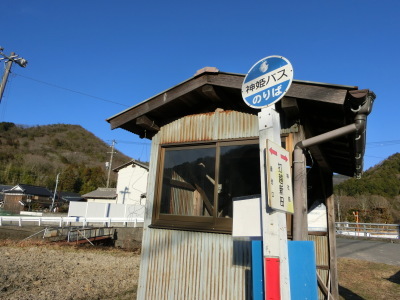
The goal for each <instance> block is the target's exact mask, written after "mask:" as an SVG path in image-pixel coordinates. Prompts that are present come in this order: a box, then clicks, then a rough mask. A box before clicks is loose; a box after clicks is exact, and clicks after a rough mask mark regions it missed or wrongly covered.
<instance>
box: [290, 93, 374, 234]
mask: <svg viewBox="0 0 400 300" xmlns="http://www.w3.org/2000/svg"><path fill="white" fill-rule="evenodd" d="M356 92H360V91H356ZM350 93H351V92H350ZM352 96H353V95H352ZM374 99H375V94H374V93H373V92H370V91H368V90H367V91H366V92H365V91H364V93H363V94H362V97H354V96H353V100H356V101H357V102H358V108H357V109H356V110H353V109H352V111H353V112H355V113H356V116H355V118H354V123H353V124H350V125H347V126H344V127H341V128H338V129H335V130H332V131H329V132H326V133H323V134H320V135H317V136H314V137H312V138H309V139H306V140H303V141H300V142H298V143H297V144H296V145H295V147H294V153H293V178H294V181H293V202H294V203H293V205H294V214H293V240H294V241H302V240H307V237H308V224H307V196H305V197H302V191H303V189H304V188H305V187H304V184H303V180H302V179H303V176H305V174H304V172H303V169H302V168H301V165H302V164H304V161H303V157H304V156H303V149H305V148H308V147H311V146H314V145H318V144H321V143H324V142H327V141H329V140H333V139H335V138H338V137H340V136H343V135H347V134H350V133H353V132H356V133H357V134H356V176H357V177H358V176H360V175H361V172H362V167H363V166H362V161H363V155H364V148H365V128H366V122H367V116H368V115H369V113H370V112H371V109H372V104H373V101H374ZM360 100H362V102H361V103H360ZM305 180H306V179H305ZM304 198H305V199H304Z"/></svg>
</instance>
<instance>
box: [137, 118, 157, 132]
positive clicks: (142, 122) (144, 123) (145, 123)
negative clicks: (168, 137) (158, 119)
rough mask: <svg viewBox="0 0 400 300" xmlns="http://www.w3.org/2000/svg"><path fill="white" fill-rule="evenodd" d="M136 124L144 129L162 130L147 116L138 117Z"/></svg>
mask: <svg viewBox="0 0 400 300" xmlns="http://www.w3.org/2000/svg"><path fill="white" fill-rule="evenodd" d="M136 125H138V126H140V127H142V128H143V129H146V130H149V131H159V130H160V127H158V125H157V124H156V123H155V122H154V121H153V120H151V119H150V118H148V117H147V116H141V117H139V118H137V119H136Z"/></svg>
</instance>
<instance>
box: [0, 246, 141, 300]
mask: <svg viewBox="0 0 400 300" xmlns="http://www.w3.org/2000/svg"><path fill="white" fill-rule="evenodd" d="M139 265H140V254H139V253H137V252H132V251H131V252H127V251H123V250H118V249H114V248H102V247H99V246H94V247H93V246H79V247H78V246H60V245H49V244H43V243H42V242H35V241H30V242H18V243H17V242H11V241H0V299H8V300H13V299H21V300H22V299H29V300H31V299H33V300H35V299H38V300H41V299H60V300H63V299H65V300H67V299H71V300H72V299H74V300H75V299H121V300H124V299H136V289H137V281H138V276H139Z"/></svg>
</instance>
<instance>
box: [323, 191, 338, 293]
mask: <svg viewBox="0 0 400 300" xmlns="http://www.w3.org/2000/svg"><path fill="white" fill-rule="evenodd" d="M334 200H335V199H334V196H333V194H332V193H331V194H330V195H329V196H328V198H327V199H326V210H327V215H328V242H329V269H330V273H331V289H332V290H331V293H332V295H333V298H334V299H339V278H338V274H337V254H336V227H335V201H334Z"/></svg>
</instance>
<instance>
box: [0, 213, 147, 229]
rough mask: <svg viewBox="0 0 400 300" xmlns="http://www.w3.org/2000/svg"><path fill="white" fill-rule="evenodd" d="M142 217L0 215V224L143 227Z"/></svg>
mask: <svg viewBox="0 0 400 300" xmlns="http://www.w3.org/2000/svg"><path fill="white" fill-rule="evenodd" d="M143 222H144V219H143V218H131V217H130V218H115V217H114V218H106V217H101V218H94V217H89V218H86V217H30V216H0V226H3V225H4V226H5V225H18V226H50V225H51V226H58V227H65V226H82V227H86V226H104V227H143Z"/></svg>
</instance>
